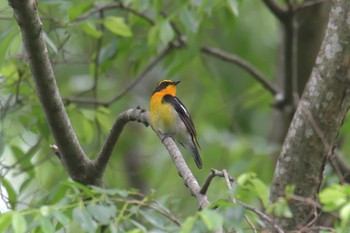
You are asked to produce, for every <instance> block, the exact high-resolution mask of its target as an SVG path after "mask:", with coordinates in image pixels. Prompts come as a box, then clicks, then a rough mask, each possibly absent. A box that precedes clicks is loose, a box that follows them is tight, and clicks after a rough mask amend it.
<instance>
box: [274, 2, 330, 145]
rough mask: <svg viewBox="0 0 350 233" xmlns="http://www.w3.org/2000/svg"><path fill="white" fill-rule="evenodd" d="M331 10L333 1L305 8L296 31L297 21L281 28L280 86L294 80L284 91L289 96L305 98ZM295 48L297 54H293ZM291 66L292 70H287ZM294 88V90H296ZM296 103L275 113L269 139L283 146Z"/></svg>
mask: <svg viewBox="0 0 350 233" xmlns="http://www.w3.org/2000/svg"><path fill="white" fill-rule="evenodd" d="M306 2H308V1H306ZM329 9H330V2H324V3H320V4H314V5H311V6H308V7H304V8H301V9H299V10H298V11H296V12H295V13H294V14H295V16H294V19H293V20H295V22H294V27H295V28H294V30H293V28H290V27H293V25H292V24H293V22H289V23H285V24H284V23H282V25H281V29H282V41H281V43H282V44H281V50H280V54H279V58H280V59H279V61H278V67H279V68H278V70H277V83H278V85H279V86H283V85H284V83H286V82H287V81H286V80H289V79H290V81H289V82H287V85H286V87H285V88H284V89H289V90H284V91H285V92H286V91H287V92H289V96H291V95H293V93H297V94H298V96H301V94H302V93H303V90H304V87H305V84H306V82H307V80H308V78H309V77H310V74H311V71H312V67H313V65H314V63H315V60H316V56H317V53H318V51H319V50H320V47H321V43H322V40H323V38H324V32H325V29H326V26H327V22H328V15H329ZM286 20H287V21H291V20H292V18H291V17H289V18H287V19H286ZM286 24H290V27H289V28H288V25H286ZM293 37H294V38H295V40H296V41H295V42H293V41H292V40H291V38H293ZM293 47H295V48H293ZM294 49H295V51H296V52H293V50H294ZM288 51H289V52H288ZM293 61H295V62H296V64H295V65H293V64H287V63H291V62H293ZM288 67H289V68H290V69H291V71H290V70H288V69H287V68H288ZM293 73H294V74H293ZM288 83H289V84H288ZM293 83H294V84H293ZM293 86H294V88H292V87H293ZM294 89H295V90H294ZM292 101H293V100H289V102H290V103H286V105H287V106H286V107H281V108H277V109H275V110H274V111H273V115H272V122H273V123H272V124H271V130H270V136H269V138H270V141H271V142H274V143H278V144H282V143H283V140H284V138H285V136H286V133H287V130H288V127H289V125H290V122H291V120H292V117H293V114H294V110H295V109H294V107H293V103H292ZM288 105H289V106H288Z"/></svg>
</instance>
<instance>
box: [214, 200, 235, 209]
mask: <svg viewBox="0 0 350 233" xmlns="http://www.w3.org/2000/svg"><path fill="white" fill-rule="evenodd" d="M236 205H237V204H235V203H233V202H232V201H227V200H222V199H220V200H217V201H214V202H212V203H211V205H210V207H212V208H217V207H233V206H236Z"/></svg>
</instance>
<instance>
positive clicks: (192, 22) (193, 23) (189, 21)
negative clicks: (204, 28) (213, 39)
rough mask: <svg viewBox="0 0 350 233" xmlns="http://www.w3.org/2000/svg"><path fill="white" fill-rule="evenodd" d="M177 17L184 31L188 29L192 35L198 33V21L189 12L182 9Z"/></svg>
mask: <svg viewBox="0 0 350 233" xmlns="http://www.w3.org/2000/svg"><path fill="white" fill-rule="evenodd" d="M179 17H180V20H181V22H182V24H183V25H184V26H185V28H186V29H189V31H191V32H193V33H196V32H197V31H198V27H199V21H197V20H196V18H195V17H194V15H193V14H192V12H191V11H190V10H188V9H187V8H184V9H183V10H181V12H180V15H179Z"/></svg>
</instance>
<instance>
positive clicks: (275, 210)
mask: <svg viewBox="0 0 350 233" xmlns="http://www.w3.org/2000/svg"><path fill="white" fill-rule="evenodd" d="M266 213H272V214H273V215H275V216H277V217H285V218H292V217H293V213H292V211H291V210H290V208H289V206H288V202H287V201H286V199H284V198H279V199H278V200H277V201H276V202H274V203H272V204H271V205H269V206H268V207H267V208H266Z"/></svg>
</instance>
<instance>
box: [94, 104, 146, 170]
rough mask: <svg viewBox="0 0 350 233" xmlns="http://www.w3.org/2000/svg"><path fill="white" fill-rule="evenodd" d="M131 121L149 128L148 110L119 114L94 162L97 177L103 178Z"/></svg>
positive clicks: (138, 109) (137, 109) (134, 110)
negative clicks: (121, 135)
mask: <svg viewBox="0 0 350 233" xmlns="http://www.w3.org/2000/svg"><path fill="white" fill-rule="evenodd" d="M130 121H138V122H141V123H143V124H145V125H146V126H148V124H149V116H148V112H147V111H146V110H143V109H140V108H136V109H129V110H127V111H125V112H123V113H121V114H119V116H118V118H117V119H116V121H115V122H114V124H113V126H112V128H111V130H110V132H109V135H108V136H107V138H106V140H105V142H104V144H103V146H102V148H101V151H100V152H99V154H98V156H97V159H96V160H94V166H95V169H96V171H95V173H96V175H97V176H100V177H102V176H103V172H104V170H105V168H106V166H107V163H108V161H109V158H110V157H111V155H112V152H113V150H114V147H115V144H116V143H117V141H118V139H119V136H120V134H121V132H122V130H123V128H124V126H125V125H126V124H127V123H128V122H130Z"/></svg>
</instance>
